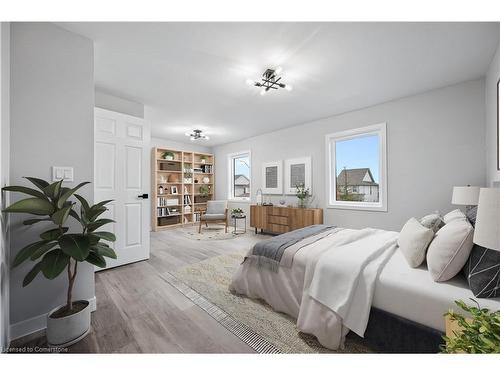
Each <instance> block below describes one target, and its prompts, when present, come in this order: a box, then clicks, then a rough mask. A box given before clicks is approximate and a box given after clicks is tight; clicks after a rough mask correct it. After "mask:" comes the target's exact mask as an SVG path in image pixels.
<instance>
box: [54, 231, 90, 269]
mask: <svg viewBox="0 0 500 375" xmlns="http://www.w3.org/2000/svg"><path fill="white" fill-rule="evenodd" d="M58 241H59V246H61V249H62V251H63V252H64V253H65V254H67V255H69V256H70V257H73V258H75V259H76V260H78V261H80V262H82V261H84V260H85V258H87V256H88V255H89V251H90V241H89V238H88V237H87V236H85V235H83V234H65V235H64V236H62V237H60V238H59V240H58Z"/></svg>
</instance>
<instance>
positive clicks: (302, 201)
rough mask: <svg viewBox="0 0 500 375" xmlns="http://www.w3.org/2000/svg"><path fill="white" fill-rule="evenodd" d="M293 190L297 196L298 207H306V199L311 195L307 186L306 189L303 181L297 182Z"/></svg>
mask: <svg viewBox="0 0 500 375" xmlns="http://www.w3.org/2000/svg"><path fill="white" fill-rule="evenodd" d="M295 192H296V193H295V195H296V196H297V198H299V207H300V208H305V207H307V200H308V198H309V197H310V196H311V194H310V193H309V188H307V189H306V188H305V185H304V184H303V183H302V184H298V185H295Z"/></svg>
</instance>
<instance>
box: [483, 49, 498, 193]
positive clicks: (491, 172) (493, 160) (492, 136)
mask: <svg viewBox="0 0 500 375" xmlns="http://www.w3.org/2000/svg"><path fill="white" fill-rule="evenodd" d="M499 79H500V45H499V47H498V49H497V52H496V53H495V56H494V57H493V60H492V61H491V63H490V66H489V68H488V71H487V73H486V79H485V90H486V168H487V183H488V186H492V184H493V181H500V171H499V170H498V169H497V137H498V134H497V111H498V109H497V82H498V80H499Z"/></svg>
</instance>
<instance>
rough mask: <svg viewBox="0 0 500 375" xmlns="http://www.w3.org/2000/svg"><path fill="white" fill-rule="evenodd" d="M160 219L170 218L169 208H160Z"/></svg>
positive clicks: (158, 212) (158, 210)
mask: <svg viewBox="0 0 500 375" xmlns="http://www.w3.org/2000/svg"><path fill="white" fill-rule="evenodd" d="M157 214H158V217H165V216H170V215H171V212H170V210H169V209H168V207H158V209H157Z"/></svg>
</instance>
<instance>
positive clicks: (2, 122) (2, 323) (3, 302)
mask: <svg viewBox="0 0 500 375" xmlns="http://www.w3.org/2000/svg"><path fill="white" fill-rule="evenodd" d="M0 89H1V90H0V147H1V152H0V186H1V187H3V186H7V185H8V184H9V146H10V145H9V137H10V129H9V127H10V118H9V112H10V111H9V110H10V92H9V91H10V24H9V23H8V22H2V23H0ZM8 204H9V194H8V193H1V194H0V209H3V208H5V207H6V206H8ZM7 219H8V217H7V215H1V217H0V220H1V226H0V352H1V351H3V350H5V349H6V348H7V347H8V345H9V341H10V335H9V328H10V327H9V325H10V319H9V277H10V275H9V273H10V272H9V264H10V262H9V236H8V221H7Z"/></svg>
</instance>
